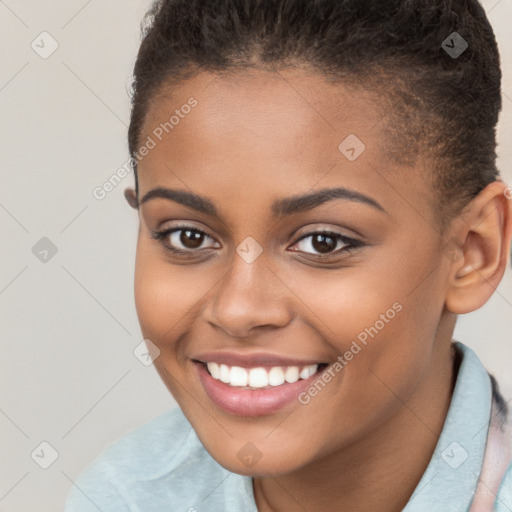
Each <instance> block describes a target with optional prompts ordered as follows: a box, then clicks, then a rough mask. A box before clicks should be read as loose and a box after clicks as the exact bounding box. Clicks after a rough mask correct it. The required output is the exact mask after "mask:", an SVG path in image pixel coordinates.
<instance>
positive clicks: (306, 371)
mask: <svg viewBox="0 0 512 512" xmlns="http://www.w3.org/2000/svg"><path fill="white" fill-rule="evenodd" d="M317 369H318V365H316V364H312V365H311V366H305V367H304V368H303V369H302V371H301V372H300V374H299V375H300V378H301V379H307V378H308V377H311V375H313V374H314V373H316V370H317Z"/></svg>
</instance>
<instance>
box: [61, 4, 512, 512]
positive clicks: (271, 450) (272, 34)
mask: <svg viewBox="0 0 512 512" xmlns="http://www.w3.org/2000/svg"><path fill="white" fill-rule="evenodd" d="M145 21H146V23H145V25H144V37H143V41H142V44H141V47H140V50H139V53H138V57H137V62H136V64H135V71H134V94H133V98H132V101H133V105H132V117H131V124H130V128H129V147H130V154H131V157H132V164H133V170H134V172H135V178H136V181H135V183H136V187H135V189H134V190H131V189H130V190H127V191H126V198H127V200H128V201H129V203H130V204H131V205H132V206H133V207H134V208H137V209H138V212H139V217H140V228H139V237H138V245H137V261H136V275H135V298H136V305H137V313H138V317H139V321H140V325H141V329H142V333H143V335H144V338H145V339H146V343H147V345H148V349H149V352H150V354H151V357H152V358H153V364H154V365H155V367H156V369H157V370H158V372H159V374H160V376H161V378H162V380H163V381H164V383H165V385H166V386H167V387H168V389H169V391H170V392H171V393H172V395H173V396H174V398H175V399H176V401H177V403H178V405H179V407H178V408H174V409H172V410H170V411H168V412H166V413H165V414H162V415H160V416H158V417H157V418H155V419H154V420H152V421H150V422H149V423H147V424H146V425H143V426H141V427H140V428H138V429H136V430H134V431H133V432H131V433H129V434H128V435H127V436H125V437H123V438H122V439H120V440H118V441H117V442H116V443H115V444H113V445H112V446H111V447H109V448H108V449H107V450H106V451H105V452H104V453H103V454H102V455H101V456H99V457H98V458H97V459H96V460H95V461H94V462H93V463H91V464H90V465H89V467H88V468H87V469H86V470H85V471H84V473H83V474H82V475H81V476H80V478H79V479H78V480H77V482H76V486H74V487H73V490H72V491H71V493H70V495H69V497H68V502H67V505H66V510H67V511H68V512H86V511H89V510H91V511H92V510H102V511H104V512H107V511H116V512H118V511H131V512H135V511H141V512H142V511H144V512H149V511H151V512H153V511H154V512H163V511H173V512H174V511H187V510H188V511H198V512H202V511H215V512H219V511H229V512H240V511H249V512H256V511H258V512H269V511H279V512H288V511H293V512H295V511H308V512H324V511H327V510H340V511H343V512H356V511H365V512H367V511H377V510H378V511H379V512H397V511H399V510H405V511H407V512H425V511H429V512H436V511H440V512H441V511H442V512H456V511H461V512H462V511H468V510H470V511H471V512H477V511H478V512H482V511H491V510H497V511H499V512H505V511H510V510H512V469H510V468H511V466H510V464H511V457H510V447H511V440H510V433H509V430H508V422H507V411H506V406H505V401H504V399H503V398H502V397H501V395H500V394H499V391H498V387H497V384H496V382H495V380H494V378H493V377H492V376H490V375H489V374H488V373H487V371H486V370H485V369H484V367H483V366H482V364H481V362H480V361H479V359H478V357H477V356H476V354H475V353H474V352H473V351H472V350H471V349H470V348H469V347H467V346H465V345H464V344H462V343H460V342H457V341H454V340H453V339H452V334H453V330H454V326H455V322H456V318H457V315H459V314H463V313H468V312H470V311H473V310H475V309H478V308H480V307H481V306H483V305H484V304H485V303H486V301H487V300H488V299H489V297H490V296H491V295H492V293H493V292H494V290H495V288H496V286H497V285H498V283H499V282H500V280H501V278H502V277H503V274H504V272H505V269H506V267H507V262H508V258H509V251H510V242H511V237H512V201H511V197H512V190H511V189H510V188H509V187H507V185H506V184H505V183H504V182H503V181H502V180H501V179H500V177H499V173H498V171H497V169H496V165H495V159H496V154H495V146H496V142H495V126H496V122H497V119H498V113H499V111H500V108H501V97H500V76H501V75H500V68H499V56H498V52H497V47H496V43H495V39H494V35H493V32H492V29H491V27H490V25H489V23H488V21H487V19H486V17H485V14H484V11H483V9H482V7H481V6H480V5H479V4H478V3H477V1H476V0H471V1H456V0H453V1H436V0H413V1H409V0H393V1H386V2H376V1H371V2H370V1H364V0H363V1H362V0H275V1H261V0H208V1H201V0H161V1H157V2H156V3H155V4H154V6H153V8H152V9H151V11H150V12H149V13H148V16H147V18H146V20H145Z"/></svg>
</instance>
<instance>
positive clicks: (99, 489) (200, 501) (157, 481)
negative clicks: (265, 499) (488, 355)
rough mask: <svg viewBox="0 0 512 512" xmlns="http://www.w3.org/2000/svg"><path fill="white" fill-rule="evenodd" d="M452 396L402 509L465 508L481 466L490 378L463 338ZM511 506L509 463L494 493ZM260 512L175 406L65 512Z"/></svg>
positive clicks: (122, 449) (104, 461) (245, 484)
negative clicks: (426, 460)
mask: <svg viewBox="0 0 512 512" xmlns="http://www.w3.org/2000/svg"><path fill="white" fill-rule="evenodd" d="M456 345H457V347H458V348H459V349H460V350H461V352H462V361H461V365H460V368H459V372H458V375H457V380H456V385H455V389H454V393H453V396H452V401H451V404H450V408H449V411H448V415H447V417H446V421H445V424H444V427H443V431H442V433H441V436H440V438H439V441H438V443H437V446H436V449H435V451H434V454H433V456H432V459H431V461H430V463H429V465H428V467H427V469H426V471H425V473H424V474H423V477H422V478H421V481H420V482H419V484H418V486H417V487H416V490H415V491H414V493H413V495H412V496H411V498H410V500H409V502H408V504H407V506H406V507H405V508H404V509H403V510H404V512H459V511H460V512H466V511H467V510H468V509H469V506H470V504H471V501H472V498H473V494H474V492H475V489H476V485H477V482H478V477H479V474H480V470H481V467H482V462H483V457H484V450H485V445H486V438H487V431H488V428H489V418H490V411H491V400H492V388H491V382H490V378H489V375H488V373H487V371H486V370H485V368H484V367H483V366H482V364H481V362H480V360H479V359H478V357H477V356H476V354H475V353H474V352H473V351H472V350H471V349H470V348H469V347H467V346H465V345H463V344H462V343H458V342H457V343H456ZM495 507H496V512H511V511H512V466H510V467H509V468H508V472H507V474H506V476H505V478H504V480H503V481H502V483H501V487H500V490H499V492H498V496H497V497H496V505H495ZM98 511H102V512H168V511H169V512H196V511H197V512H257V508H256V504H255V501H254V495H253V487H252V478H251V477H250V476H244V475H238V474H236V473H232V472H230V471H228V470H227V469H224V468H223V467H222V466H221V465H220V464H218V463H217V462H216V461H215V460H214V459H213V458H212V457H211V456H210V454H209V453H208V452H207V451H206V450H205V448H204V447H203V445H202V444H201V442H200V441H199V438H198V437H197V435H196V433H195V431H194V430H193V428H192V427H191V425H190V423H189V422H188V420H187V419H186V417H185V416H184V415H183V413H182V412H181V410H180V409H179V408H178V407H175V408H173V409H170V410H169V411H166V412H165V413H163V414H161V415H159V416H157V417H156V418H154V419H153V420H151V421H149V422H148V423H146V424H144V425H142V426H140V427H138V428H136V429H135V430H132V431H131V432H130V433H128V434H127V435H125V436H124V437H122V438H120V439H119V440H118V441H116V442H115V443H113V444H112V445H111V446H109V447H108V448H107V449H106V450H105V451H104V452H103V453H102V454H100V456H98V457H97V458H96V459H95V460H94V461H92V462H91V463H90V464H89V465H88V466H87V467H86V468H85V469H84V471H83V472H82V474H81V475H80V476H79V478H78V479H77V480H76V481H75V484H74V485H73V486H72V488H71V491H70V493H69V495H68V498H67V501H66V508H65V512H98Z"/></svg>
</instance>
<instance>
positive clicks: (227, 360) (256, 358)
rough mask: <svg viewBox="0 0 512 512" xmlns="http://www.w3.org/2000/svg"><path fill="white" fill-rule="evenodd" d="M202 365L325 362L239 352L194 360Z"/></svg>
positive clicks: (214, 353) (266, 364)
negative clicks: (213, 363)
mask: <svg viewBox="0 0 512 512" xmlns="http://www.w3.org/2000/svg"><path fill="white" fill-rule="evenodd" d="M192 359H193V360H196V361H200V362H202V363H212V362H215V363H219V364H226V365H228V366H241V367H242V368H244V367H245V368H253V367H256V366H310V365H313V364H322V363H325V361H319V360H315V359H292V358H289V357H284V356H280V355H276V354H270V353H263V352H257V353H252V354H249V353H247V354H242V353H239V352H205V353H201V354H198V355H197V356H195V357H193V358H192Z"/></svg>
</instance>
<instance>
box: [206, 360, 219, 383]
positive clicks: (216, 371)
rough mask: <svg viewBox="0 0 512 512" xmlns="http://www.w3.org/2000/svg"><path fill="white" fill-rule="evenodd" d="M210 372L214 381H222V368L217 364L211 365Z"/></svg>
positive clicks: (209, 366)
mask: <svg viewBox="0 0 512 512" xmlns="http://www.w3.org/2000/svg"><path fill="white" fill-rule="evenodd" d="M208 370H210V373H211V374H212V377H213V378H214V379H217V380H219V379H220V368H219V365H218V364H217V363H209V364H208Z"/></svg>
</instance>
